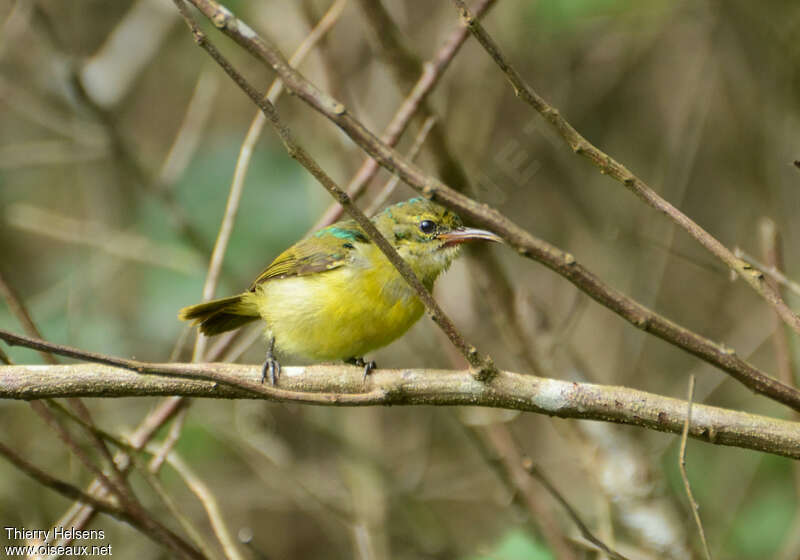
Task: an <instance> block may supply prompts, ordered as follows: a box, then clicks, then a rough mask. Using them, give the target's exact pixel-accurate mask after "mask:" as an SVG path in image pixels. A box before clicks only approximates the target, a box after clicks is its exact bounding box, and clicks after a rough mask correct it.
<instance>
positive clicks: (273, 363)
mask: <svg viewBox="0 0 800 560" xmlns="http://www.w3.org/2000/svg"><path fill="white" fill-rule="evenodd" d="M267 374H269V384H270V385H273V386H274V385H275V384H276V383H277V382H278V377H280V375H281V364H280V363H279V362H278V360H276V359H275V358H272V357H268V358H267V359H266V360H264V365H263V367H262V368H261V383H264V380H265V379H266V378H267Z"/></svg>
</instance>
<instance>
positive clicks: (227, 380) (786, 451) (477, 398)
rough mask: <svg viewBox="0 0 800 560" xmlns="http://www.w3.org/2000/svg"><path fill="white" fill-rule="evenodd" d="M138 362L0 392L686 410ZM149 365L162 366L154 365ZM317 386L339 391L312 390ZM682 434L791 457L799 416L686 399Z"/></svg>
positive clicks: (20, 383) (400, 378)
mask: <svg viewBox="0 0 800 560" xmlns="http://www.w3.org/2000/svg"><path fill="white" fill-rule="evenodd" d="M146 371H147V372H148V373H147V374H139V373H136V372H134V371H131V370H127V369H123V368H120V367H113V366H108V365H103V364H72V365H61V366H48V365H28V366H3V367H0V398H6V399H23V400H31V399H41V398H49V397H68V396H73V397H76V396H80V397H135V396H139V397H141V396H155V395H185V396H191V397H210V398H229V399H230V398H264V399H267V400H281V401H289V402H291V401H295V400H299V401H301V402H310V403H313V404H328V405H340V406H370V405H440V406H442V405H474V406H489V407H496V408H507V409H515V410H523V411H529V412H537V413H540V414H548V415H551V416H558V417H561V418H581V419H586V420H602V421H606V422H615V423H619V424H631V425H636V426H642V427H645V428H649V429H653V430H658V431H662V432H670V433H674V434H680V433H681V431H682V429H683V425H684V422H685V419H686V402H685V401H683V400H679V399H673V398H668V397H662V396H659V395H655V394H652V393H645V392H643V391H637V390H634V389H628V388H626V387H613V386H605V385H594V384H590V383H574V382H571V381H560V380H557V379H547V378H541V377H533V376H528V375H520V374H518V373H511V372H504V371H501V372H500V373H499V374H498V375H497V377H496V378H495V380H494V381H493V382H492V384H491V385H486V384H485V383H481V382H480V381H478V380H476V379H475V378H474V377H473V376H472V375H471V374H470V372H469V371H442V370H419V369H402V370H389V369H379V370H376V371H374V372H373V373H372V374H370V377H369V381H368V389H369V392H367V393H363V392H362V391H364V386H363V381H362V375H363V370H362V368H357V367H349V366H338V365H337V366H310V367H286V368H284V369H283V370H282V372H281V379H280V388H277V387H276V388H275V389H276V392H275V393H274V394H273V395H270V394H269V393H268V392H267V391H265V392H264V393H262V394H258V393H255V392H254V391H250V390H248V389H245V388H241V387H250V386H253V385H257V384H260V383H259V380H260V379H261V370H260V368H259V366H249V365H240V364H220V363H211V364H175V363H171V364H147V368H146ZM159 371H163V372H164V375H161V374H158V373H156V372H159ZM201 377H204V378H205V379H203V378H201ZM210 379H213V380H210ZM239 386H241V387H239ZM320 393H324V394H326V395H339V396H340V397H341V398H338V399H337V398H326V399H315V398H313V397H314V396H315V395H318V394H320ZM295 396H297V397H298V398H295ZM353 397H359V398H353ZM689 435H690V436H691V437H693V438H695V439H699V440H701V441H706V442H710V443H715V444H718V445H730V446H735V447H744V448H748V449H755V450H758V451H765V452H767V453H774V454H777V455H784V456H786V457H791V458H794V459H800V424H798V423H796V422H788V421H786V420H778V419H774V418H768V417H765V416H758V415H755V414H748V413H745V412H738V411H733V410H727V409H723V408H718V407H714V406H705V405H699V404H696V405H694V406H693V407H692V424H691V430H690V433H689Z"/></svg>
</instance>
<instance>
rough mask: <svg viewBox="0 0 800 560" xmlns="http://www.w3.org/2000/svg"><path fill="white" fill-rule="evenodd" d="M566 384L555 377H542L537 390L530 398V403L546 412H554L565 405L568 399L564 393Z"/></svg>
mask: <svg viewBox="0 0 800 560" xmlns="http://www.w3.org/2000/svg"><path fill="white" fill-rule="evenodd" d="M566 390H567V384H566V383H565V382H563V381H557V380H555V379H543V380H541V382H540V383H539V390H538V391H537V393H536V394H535V395H534V396H533V397H532V398H531V403H532V404H533V405H534V406H538V407H539V408H542V409H544V410H546V411H548V412H556V411H557V410H560V409H562V408H564V407H565V406H567V405H568V404H569V401H568V399H567V398H565V396H564V394H565V393H566Z"/></svg>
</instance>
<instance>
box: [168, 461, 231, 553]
mask: <svg viewBox="0 0 800 560" xmlns="http://www.w3.org/2000/svg"><path fill="white" fill-rule="evenodd" d="M167 463H169V465H170V466H171V467H172V468H173V469H175V472H177V473H178V474H179V475H180V477H181V478H182V479H183V481H184V482H185V483H186V485H187V486H188V487H189V489H190V490H191V491H192V492H193V493H194V495H195V496H197V498H198V499H199V500H200V503H202V504H203V508H204V509H205V510H206V514H207V515H208V519H209V521H210V522H211V527H212V528H213V530H214V534H215V535H216V537H217V540H218V541H219V542H220V544H221V545H222V548H223V550H224V551H225V556H226V557H227V558H228V560H244V557H243V556H242V554H241V552H239V549H238V547H237V546H236V539H234V538H233V535H231V532H230V530H229V529H228V525H227V523H225V516H224V515H223V514H222V511H221V510H220V508H219V504H218V503H217V499H216V498H215V497H214V494H213V492H211V490H210V489H209V488H208V486H206V484H205V483H204V482H203V481H202V480H201V479H200V477H199V476H197V474H195V472H194V471H192V469H191V468H190V467H189V465H187V464H186V462H185V461H183V460H182V459H181V458H180V456H179V455H178V454H176V453H175V452H174V451H173V452H171V453H170V454H168V455H167Z"/></svg>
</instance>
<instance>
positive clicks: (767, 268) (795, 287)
mask: <svg viewBox="0 0 800 560" xmlns="http://www.w3.org/2000/svg"><path fill="white" fill-rule="evenodd" d="M733 253H734V254H735V255H736V256H737V257H739V258H740V259H742V260H744V261H746V262H747V263H748V264H749V265H750V266H752V267H753V268H755V269H757V270H760V271H761V272H762V273H763V274H765V275H766V276H769V277H770V278H771V279H772V280H774V281H775V282H777V283H778V284H780V285H781V286H785V287H786V288H788V289H789V290H791V291H792V293H793V294H795V295H797V296H800V283H797V282H795V281H794V280H792V279H791V278H789V277H788V276H786V275H785V274H784V273H783V272H781V271H780V270H778V269H777V268H775V267H774V266H771V265H769V264H766V263H762V262H761V261H759V260H758V259H756V258H755V257H753V256H751V255H749V254H747V253H746V252H745V251H743V250H742V249H740V248H739V247H735V248H734V249H733Z"/></svg>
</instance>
